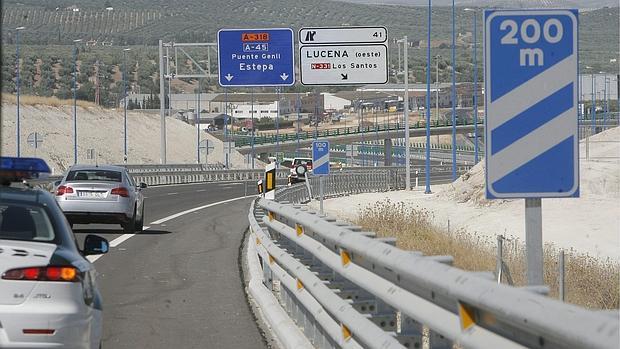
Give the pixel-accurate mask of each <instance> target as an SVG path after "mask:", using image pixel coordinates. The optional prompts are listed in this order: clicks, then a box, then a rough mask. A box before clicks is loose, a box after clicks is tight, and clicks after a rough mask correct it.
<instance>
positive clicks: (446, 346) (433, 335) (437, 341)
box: [428, 331, 454, 349]
mask: <svg viewBox="0 0 620 349" xmlns="http://www.w3.org/2000/svg"><path fill="white" fill-rule="evenodd" d="M428 342H429V345H428V346H429V348H430V349H452V348H453V346H454V344H453V343H452V341H450V340H449V339H447V338H446V337H444V336H442V335H441V334H439V333H437V332H433V331H430V336H429V340H428Z"/></svg>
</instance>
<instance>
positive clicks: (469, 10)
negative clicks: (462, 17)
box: [463, 7, 476, 12]
mask: <svg viewBox="0 0 620 349" xmlns="http://www.w3.org/2000/svg"><path fill="white" fill-rule="evenodd" d="M463 11H467V12H476V9H473V8H469V7H466V8H464V9H463Z"/></svg>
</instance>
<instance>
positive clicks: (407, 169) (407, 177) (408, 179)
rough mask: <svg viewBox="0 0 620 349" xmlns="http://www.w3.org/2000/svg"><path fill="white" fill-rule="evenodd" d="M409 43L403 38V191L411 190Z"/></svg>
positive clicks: (405, 37)
mask: <svg viewBox="0 0 620 349" xmlns="http://www.w3.org/2000/svg"><path fill="white" fill-rule="evenodd" d="M408 48H409V41H408V40H407V35H405V36H404V37H403V55H404V56H403V60H404V61H405V76H404V78H405V96H404V98H405V101H404V102H405V105H404V109H405V113H404V116H403V117H404V119H405V189H406V190H411V148H410V147H409V141H410V136H409V52H408V51H409V50H408Z"/></svg>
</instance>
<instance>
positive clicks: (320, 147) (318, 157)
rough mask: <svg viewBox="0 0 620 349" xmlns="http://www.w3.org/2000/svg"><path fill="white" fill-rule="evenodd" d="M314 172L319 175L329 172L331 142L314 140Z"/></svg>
mask: <svg viewBox="0 0 620 349" xmlns="http://www.w3.org/2000/svg"><path fill="white" fill-rule="evenodd" d="M312 173H313V174H314V175H317V176H325V175H328V174H329V142H328V141H314V142H312Z"/></svg>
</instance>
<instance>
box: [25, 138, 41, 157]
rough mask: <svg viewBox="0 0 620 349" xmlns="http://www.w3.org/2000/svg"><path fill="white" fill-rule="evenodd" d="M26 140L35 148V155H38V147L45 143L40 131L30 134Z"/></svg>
mask: <svg viewBox="0 0 620 349" xmlns="http://www.w3.org/2000/svg"><path fill="white" fill-rule="evenodd" d="M26 141H27V142H28V145H29V146H31V147H33V148H34V156H35V157H37V149H39V146H40V145H41V143H43V137H42V136H41V135H40V134H39V133H38V132H32V133H30V134H29V135H28V139H27V140H26Z"/></svg>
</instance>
